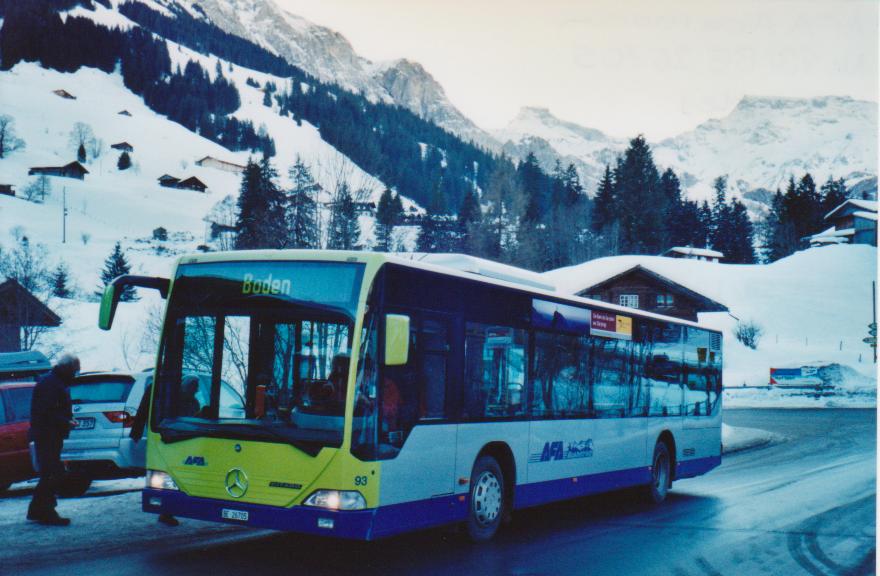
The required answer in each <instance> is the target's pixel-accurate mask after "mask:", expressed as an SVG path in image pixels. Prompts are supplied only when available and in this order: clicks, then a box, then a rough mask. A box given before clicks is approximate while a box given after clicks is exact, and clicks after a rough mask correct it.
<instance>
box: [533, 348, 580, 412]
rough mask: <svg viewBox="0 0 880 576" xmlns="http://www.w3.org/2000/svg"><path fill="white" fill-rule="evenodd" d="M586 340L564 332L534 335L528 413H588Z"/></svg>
mask: <svg viewBox="0 0 880 576" xmlns="http://www.w3.org/2000/svg"><path fill="white" fill-rule="evenodd" d="M588 361H589V343H588V342H586V341H585V339H584V338H581V337H578V336H573V335H568V334H552V333H547V332H538V333H537V334H536V335H535V373H534V378H532V387H533V390H532V415H533V416H535V417H538V418H573V417H583V416H587V415H589V412H590V411H589V396H590V394H589V387H588V381H587V375H588V371H589V369H588Z"/></svg>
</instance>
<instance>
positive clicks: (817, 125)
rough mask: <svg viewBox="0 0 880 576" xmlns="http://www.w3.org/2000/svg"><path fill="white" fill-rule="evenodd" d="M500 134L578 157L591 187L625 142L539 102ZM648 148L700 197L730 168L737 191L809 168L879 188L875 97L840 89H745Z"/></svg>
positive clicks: (776, 182) (772, 184) (768, 185)
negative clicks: (794, 92) (807, 94)
mask: <svg viewBox="0 0 880 576" xmlns="http://www.w3.org/2000/svg"><path fill="white" fill-rule="evenodd" d="M495 136H496V137H497V138H498V139H499V140H501V141H502V142H504V143H505V144H504V147H505V150H508V151H509V152H511V153H517V154H518V155H521V154H522V153H523V152H526V151H528V150H529V149H535V150H537V153H538V155H539V159H544V160H545V161H546V159H548V158H549V157H550V156H551V155H552V153H553V152H555V153H556V154H558V155H559V156H560V157H561V158H563V159H564V160H570V161H574V162H575V164H576V165H577V166H578V167H579V168H580V169H581V173H582V175H583V176H584V178H585V180H586V185H587V189H588V190H594V189H595V185H596V182H597V180H598V178H599V177H600V176H601V172H602V169H603V168H604V166H605V164H606V163H612V162H613V160H614V158H615V157H616V156H617V155H618V154H620V153H621V152H622V151H623V150H624V149H625V148H626V145H627V142H626V141H624V140H618V139H614V138H611V137H609V136H607V135H605V134H603V133H602V132H600V131H598V130H593V129H590V128H584V127H582V126H578V125H577V124H574V123H571V122H566V121H563V120H560V119H558V118H556V117H555V116H553V115H552V114H551V113H550V112H549V111H548V110H545V109H535V108H524V109H523V110H521V111H520V113H519V114H518V115H517V116H516V118H514V119H513V120H512V121H511V122H510V124H509V125H508V126H507V127H506V128H504V129H503V130H500V131H498V132H496V133H495ZM651 147H652V149H653V151H654V160H655V162H656V163H657V164H658V166H661V167H664V168H665V167H671V168H673V169H674V170H675V171H676V172H677V173H678V174H679V176H680V177H681V180H682V183H683V184H684V186H685V188H686V189H687V190H688V191H689V192H690V194H691V195H692V196H693V197H695V198H698V199H702V198H706V197H708V195H709V194H710V192H711V184H712V180H713V179H714V178H715V177H717V176H720V175H725V174H726V175H728V177H729V183H730V185H731V187H732V188H733V189H734V190H736V191H738V192H740V193H746V192H748V191H753V190H757V189H761V188H763V189H767V190H775V189H776V187H782V188H784V187H785V184H786V181H787V180H788V178H789V177H790V176H795V177H799V176H801V175H803V173H804V172H810V173H811V174H812V175H813V178H814V179H815V180H816V181H817V182H820V183H821V182H823V181H824V180H825V179H826V178H827V177H828V176H833V177H835V178H841V177H843V178H845V179H846V180H847V183H848V184H849V186H850V187H851V188H852V187H859V189H860V190H864V189H865V188H867V189H870V188H871V187H872V186H873V188H874V190H875V191H876V176H877V104H876V103H874V102H866V101H862V100H854V99H852V98H847V97H838V96H826V97H822V98H769V97H757V96H746V97H744V98H743V99H742V100H741V101H740V102H739V103H738V104H737V106H736V107H735V108H734V109H733V111H732V112H731V113H730V114H728V115H727V116H725V117H723V118H720V119H712V120H707V121H706V122H703V123H702V124H700V125H699V126H697V127H696V128H695V129H694V130H692V131H689V132H685V133H683V134H680V135H678V136H676V137H674V138H668V139H666V140H663V141H661V142H654V143H651Z"/></svg>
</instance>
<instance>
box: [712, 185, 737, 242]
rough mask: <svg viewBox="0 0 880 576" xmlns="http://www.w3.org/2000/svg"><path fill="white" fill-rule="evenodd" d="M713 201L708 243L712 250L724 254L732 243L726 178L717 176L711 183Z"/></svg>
mask: <svg viewBox="0 0 880 576" xmlns="http://www.w3.org/2000/svg"><path fill="white" fill-rule="evenodd" d="M712 187H713V188H714V189H715V199H714V202H713V204H712V219H711V223H712V224H711V227H710V229H709V243H710V245H711V246H712V248H713V249H714V250H718V251H719V252H724V254H725V256H726V255H727V253H726V250H727V249H728V248H729V246H730V245H731V243H732V240H731V236H732V233H731V222H730V207H729V206H728V204H727V176H719V177H718V178H715V181H714V182H713V183H712Z"/></svg>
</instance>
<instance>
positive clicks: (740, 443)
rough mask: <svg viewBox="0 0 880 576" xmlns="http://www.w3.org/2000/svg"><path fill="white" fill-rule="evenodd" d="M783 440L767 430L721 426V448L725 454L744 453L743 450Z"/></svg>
mask: <svg viewBox="0 0 880 576" xmlns="http://www.w3.org/2000/svg"><path fill="white" fill-rule="evenodd" d="M781 440H783V437H782V436H780V435H778V434H774V433H773V432H768V431H767V430H759V429H758V428H745V427H743V426H731V425H729V424H722V425H721V446H722V447H723V448H724V453H725V454H732V453H733V452H742V451H743V450H748V449H750V448H757V447H759V446H764V445H766V444H769V443H770V442H779V441H781Z"/></svg>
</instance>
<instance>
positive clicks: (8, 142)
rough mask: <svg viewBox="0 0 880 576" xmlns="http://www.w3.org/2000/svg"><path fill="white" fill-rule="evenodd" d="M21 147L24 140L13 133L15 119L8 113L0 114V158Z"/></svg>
mask: <svg viewBox="0 0 880 576" xmlns="http://www.w3.org/2000/svg"><path fill="white" fill-rule="evenodd" d="M22 148H24V140H22V139H21V138H19V137H18V136H17V135H16V133H15V119H14V118H13V117H12V116H10V115H9V114H0V158H4V157H6V156H7V155H8V154H9V153H10V152H14V151H16V150H21V149H22Z"/></svg>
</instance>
